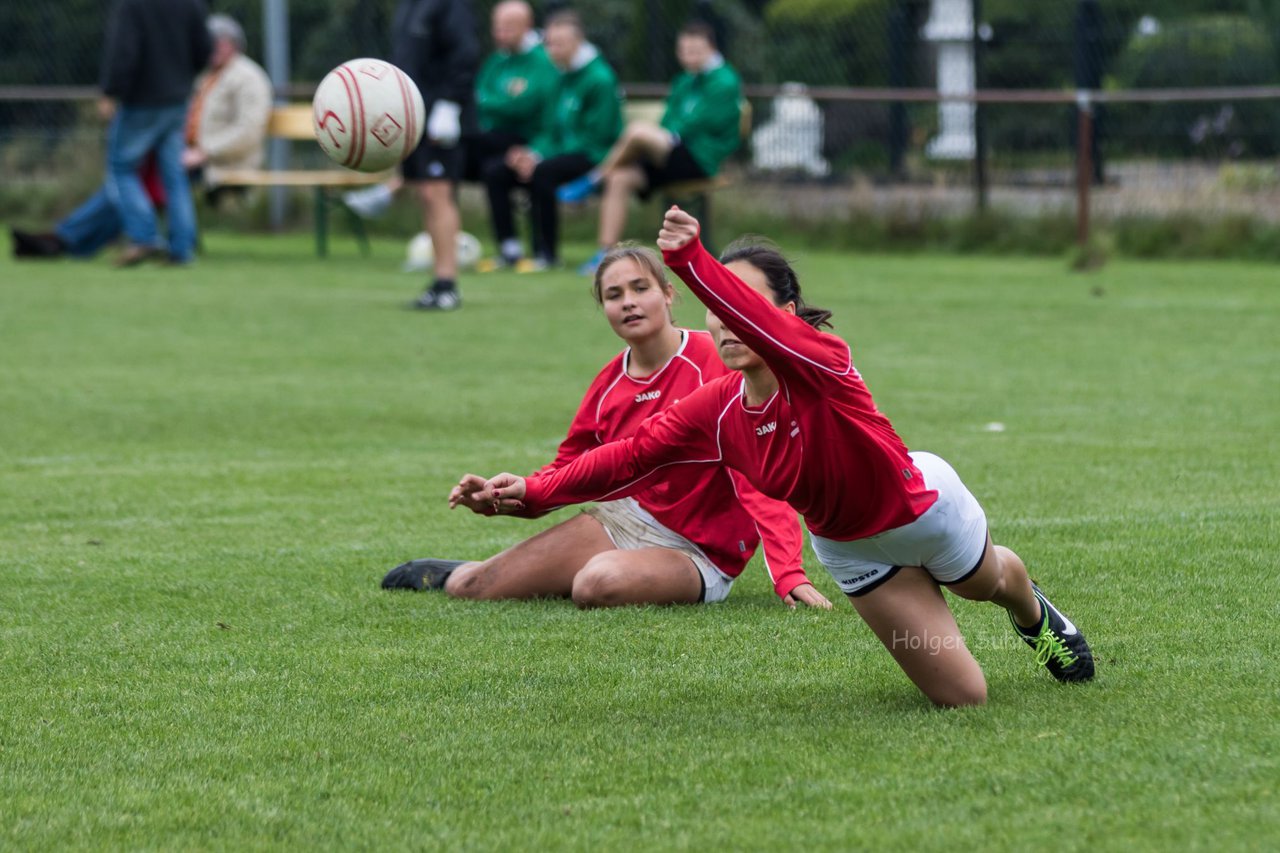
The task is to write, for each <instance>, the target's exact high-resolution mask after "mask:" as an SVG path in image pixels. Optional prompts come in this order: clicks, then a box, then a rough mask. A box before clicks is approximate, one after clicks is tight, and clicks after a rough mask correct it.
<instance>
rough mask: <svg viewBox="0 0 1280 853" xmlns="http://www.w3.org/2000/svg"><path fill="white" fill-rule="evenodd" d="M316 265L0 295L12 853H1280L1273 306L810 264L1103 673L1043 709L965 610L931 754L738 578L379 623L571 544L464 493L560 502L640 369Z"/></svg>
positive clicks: (1053, 281)
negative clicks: (526, 550)
mask: <svg viewBox="0 0 1280 853" xmlns="http://www.w3.org/2000/svg"><path fill="white" fill-rule="evenodd" d="M335 249H336V253H337V256H336V257H334V258H332V259H330V260H329V261H328V262H326V263H319V262H317V261H315V260H314V259H313V258H312V257H311V255H310V249H309V246H308V244H307V242H306V238H305V237H303V236H298V237H280V238H265V237H264V238H247V237H228V236H222V235H218V234H214V235H211V236H209V237H208V238H207V247H206V250H207V256H206V257H205V258H204V259H202V260H201V262H200V263H199V264H198V265H197V266H195V267H194V268H192V269H190V270H176V271H175V270H163V269H158V268H155V269H152V268H148V269H142V270H139V271H137V272H119V271H116V270H113V269H111V268H110V267H109V266H108V265H107V264H106V262H105V261H101V262H96V263H91V264H76V263H70V262H68V263H58V264H26V265H17V264H15V263H13V262H11V261H9V260H7V259H6V260H0V301H2V304H3V308H2V309H0V371H2V373H0V376H2V377H3V379H2V380H0V484H2V486H0V577H2V578H3V581H4V582H3V584H0V815H3V820H2V821H0V847H6V848H14V849H52V848H63V847H94V848H97V847H113V848H116V847H125V848H167V849H172V848H192V847H195V848H244V847H251V848H269V847H304V846H321V847H362V848H370V849H373V848H386V847H414V848H446V849H456V848H471V849H529V848H535V849H536V848H551V849H650V848H658V849H673V848H674V849H681V848H687V849H703V848H717V849H757V850H776V849H838V850H845V849H855V848H868V849H876V848H886V847H889V848H899V849H916V848H921V847H923V848H931V849H961V848H972V847H978V846H982V847H990V848H1002V849H1014V848H1019V849H1037V848H1038V849H1046V848H1048V849H1053V850H1074V849H1085V848H1093V847H1098V846H1101V847H1106V848H1111V849H1121V848H1123V849H1129V848H1133V847H1136V848H1149V849H1160V848H1163V849H1169V848H1184V847H1192V848H1214V849H1218V848H1235V849H1259V850H1260V849H1268V848H1274V847H1275V846H1276V845H1277V844H1280V809H1277V807H1276V802H1277V797H1278V796H1280V791H1278V790H1277V788H1278V782H1280V758H1278V756H1280V723H1278V720H1280V715H1278V713H1277V709H1278V708H1280V702H1278V700H1280V690H1278V689H1277V684H1276V679H1277V675H1278V674H1280V667H1278V666H1277V664H1276V657H1277V651H1278V646H1280V641H1278V640H1277V636H1278V634H1277V631H1276V627H1275V626H1276V624H1277V619H1278V618H1280V609H1278V608H1277V605H1276V592H1277V589H1280V570H1278V569H1277V557H1276V554H1277V551H1278V550H1280V547H1278V546H1280V524H1278V523H1277V517H1278V516H1277V513H1278V511H1280V489H1278V488H1277V485H1276V484H1277V482H1280V454H1277V453H1276V451H1275V442H1276V435H1277V434H1278V433H1280V392H1278V391H1277V389H1278V388H1280V385H1278V384H1277V378H1276V377H1277V374H1278V373H1280V335H1277V331H1276V318H1277V317H1278V316H1280V276H1278V275H1277V273H1276V270H1275V268H1274V267H1264V266H1250V265H1244V264H1235V263H1218V264H1203V263H1177V264H1175V263H1134V262H1116V263H1112V264H1111V265H1110V266H1108V267H1107V268H1106V269H1105V270H1104V271H1103V272H1101V273H1099V274H1097V275H1094V276H1092V277H1087V278H1085V277H1079V276H1073V275H1070V274H1068V273H1066V272H1065V266H1064V264H1063V263H1062V262H1060V261H1046V260H1027V259H1012V260H1011V259H990V258H962V259H953V258H949V257H938V256H932V257H921V258H908V257H877V256H855V255H835V254H821V253H808V252H806V253H803V254H801V255H800V269H801V272H802V277H803V280H804V281H806V282H807V293H808V295H809V296H810V297H811V299H812V301H813V302H815V303H817V304H820V305H823V306H825V307H830V308H832V309H834V310H835V312H836V320H837V328H838V330H839V331H840V332H841V333H842V334H844V335H845V336H847V337H848V338H849V339H850V340H851V341H852V342H853V343H854V351H855V356H856V358H857V361H858V363H859V366H860V367H861V369H862V371H863V373H864V374H865V375H866V377H867V379H868V382H869V384H870V385H871V387H872V389H873V391H874V392H875V393H876V395H877V400H878V402H879V403H880V406H881V408H882V409H883V410H884V411H885V412H886V413H887V414H888V415H889V416H890V417H891V418H893V419H894V421H895V423H896V424H897V425H898V427H899V429H900V431H901V432H902V434H903V436H904V437H905V438H906V440H907V441H908V443H909V444H910V445H911V446H912V447H914V448H919V449H929V450H933V451H935V452H938V453H940V454H942V455H943V456H944V457H946V458H947V459H948V460H950V461H951V462H952V463H953V464H954V465H955V466H956V468H957V469H958V470H959V471H960V473H961V475H962V476H963V477H964V478H965V480H966V482H967V483H968V485H969V486H970V488H971V489H972V490H973V491H974V492H975V493H976V494H977V495H978V497H979V499H980V500H982V501H983V503H984V505H985V506H986V509H987V511H988V514H989V516H990V518H991V521H992V530H993V533H994V535H995V536H996V538H997V540H999V541H1003V542H1005V543H1007V544H1009V545H1011V546H1013V547H1014V548H1016V549H1017V550H1018V551H1019V552H1021V553H1022V554H1023V556H1024V557H1026V558H1027V561H1028V563H1029V564H1030V565H1031V567H1032V571H1033V574H1034V575H1036V576H1037V577H1038V578H1039V579H1040V580H1041V582H1042V583H1043V584H1044V586H1045V588H1046V589H1047V591H1048V592H1049V594H1050V595H1051V596H1052V597H1053V598H1054V599H1055V601H1057V602H1058V603H1059V604H1060V605H1061V606H1062V607H1063V608H1064V609H1065V610H1066V611H1067V612H1068V613H1069V614H1071V615H1072V616H1073V617H1074V618H1075V619H1076V620H1077V621H1078V622H1079V623H1080V625H1081V626H1082V627H1083V628H1084V630H1085V631H1086V632H1087V633H1088V635H1089V637H1090V639H1091V641H1092V643H1093V645H1094V648H1095V652H1096V654H1097V656H1098V662H1099V677H1098V679H1097V680H1096V682H1095V683H1093V684H1090V685H1087V686H1083V687H1074V686H1073V687H1064V686H1060V685H1058V684H1056V683H1054V682H1052V680H1051V679H1050V678H1049V677H1048V676H1047V674H1045V673H1044V672H1041V671H1037V670H1036V669H1035V668H1034V667H1033V664H1032V661H1031V657H1030V653H1029V651H1028V650H1027V649H1025V647H1023V646H1021V644H1020V643H1018V642H1017V641H1016V640H1014V639H1013V637H1012V635H1011V633H1010V631H1009V629H1008V626H1007V621H1006V620H1005V618H1004V615H1003V614H1002V613H1000V612H998V611H997V610H996V609H995V608H993V607H991V606H989V605H976V604H971V603H968V602H954V606H955V609H956V611H957V613H958V618H959V620H960V623H961V626H962V628H963V630H964V631H965V633H966V636H967V637H968V639H969V642H970V645H971V647H972V648H973V649H974V650H975V653H976V655H977V656H978V658H979V660H980V662H981V663H982V665H983V667H984V669H985V671H986V674H987V677H988V680H989V686H990V703H989V704H988V705H987V706H986V707H985V708H980V709H967V710H962V711H953V712H941V711H936V710H933V709H931V708H930V707H928V706H927V703H926V702H925V701H924V700H923V699H922V698H921V697H920V696H919V695H918V694H917V692H916V691H915V689H914V688H913V687H912V686H911V685H910V684H909V683H908V682H907V681H906V679H905V677H904V676H902V674H901V673H900V672H899V671H898V670H897V669H896V667H895V666H894V664H893V663H892V661H891V660H890V658H889V656H888V654H886V653H885V652H884V651H883V649H881V648H880V647H879V646H878V644H877V643H876V642H875V640H874V638H873V637H872V636H871V635H870V633H869V631H868V630H867V629H866V628H865V627H864V626H863V625H862V624H861V622H860V621H859V620H858V618H857V617H856V615H855V614H854V613H853V611H852V608H850V607H849V606H848V605H847V604H846V603H843V602H838V606H837V608H836V610H834V611H832V612H804V611H801V612H788V611H787V610H785V609H784V608H783V607H782V606H781V605H779V604H778V602H777V601H776V600H775V599H774V597H773V596H772V593H771V591H770V589H769V588H768V585H767V584H766V583H765V581H764V579H763V577H762V573H761V572H760V571H759V570H758V569H757V568H755V567H754V566H753V567H752V568H750V569H748V572H747V574H746V575H745V576H744V578H743V579H742V580H741V581H740V582H739V584H738V585H737V589H735V590H734V593H733V594H732V595H731V596H730V599H729V601H728V602H726V603H725V604H723V605H720V606H715V607H706V608H694V607H688V608H643V609H625V610H612V611H596V612H579V611H577V610H576V609H574V608H573V607H572V605H570V604H568V603H566V602H561V601H547V602H536V603H524V604H520V603H504V604H473V603H466V602H459V601H453V600H448V599H446V598H444V597H442V596H440V595H434V594H433V595H425V594H424V595H412V594H390V593H385V592H382V591H381V590H379V589H378V588H377V581H378V579H379V578H380V577H381V575H382V574H383V572H384V571H385V570H386V569H387V568H389V567H391V566H393V565H395V564H396V563H397V562H400V561H401V560H403V559H405V558H409V557H414V556H423V555H442V556H454V555H456V556H459V557H471V556H479V555H485V554H488V553H490V552H492V551H494V550H495V549H499V548H501V547H504V546H506V545H508V544H510V543H513V542H515V541H517V540H518V539H520V538H522V537H524V536H527V535H529V534H531V533H533V532H534V531H536V530H538V529H541V528H542V527H543V526H545V525H547V524H550V523H553V522H554V521H556V520H558V518H563V517H565V515H564V514H563V513H561V514H560V515H559V516H553V517H551V518H548V519H544V520H542V521H539V522H527V521H520V520H516V519H482V518H478V517H474V516H471V515H463V514H461V513H452V514H451V513H449V512H448V510H447V508H446V506H445V501H444V496H445V494H446V492H447V489H448V487H449V485H450V484H451V482H452V480H453V478H455V477H456V476H457V475H459V474H460V473H462V472H463V471H474V472H477V473H493V472H496V471H498V470H502V469H509V470H515V471H523V470H528V469H531V468H533V467H534V466H536V465H538V464H540V463H541V462H543V461H545V460H546V459H548V458H549V457H550V455H551V453H552V452H553V450H554V448H555V446H556V444H557V442H558V441H559V439H560V437H561V435H562V431H563V429H564V428H565V426H566V425H567V423H568V420H569V418H570V416H571V414H572V412H573V410H574V408H575V406H576V404H577V401H578V398H579V395H580V394H581V392H582V390H583V389H584V388H585V385H586V383H587V381H588V380H589V379H590V377H591V376H592V375H593V374H594V371H595V370H596V369H597V368H598V366H599V364H600V363H602V362H603V360H604V359H605V358H607V357H608V356H609V355H611V354H612V353H613V352H615V351H616V349H617V346H618V345H617V342H616V340H615V339H614V338H613V337H612V335H611V334H610V332H609V330H608V329H607V327H606V325H605V323H604V322H603V320H602V319H601V318H600V317H599V316H598V313H597V310H596V308H595V307H594V305H593V303H591V301H590V299H589V298H588V296H587V295H586V285H585V282H584V281H583V280H580V279H577V278H574V277H572V276H570V275H568V274H556V275H546V276H532V277H515V276H503V275H495V276H489V277H480V276H474V277H470V278H468V279H466V281H465V282H464V285H465V299H466V304H465V307H464V309H463V310H462V311H461V312H459V313H457V314H454V315H449V316H423V315H419V314H414V313H412V312H408V311H404V310H402V309H401V307H400V306H401V304H402V303H404V302H405V301H407V300H408V299H409V298H410V297H411V296H412V295H413V294H414V292H415V291H416V289H417V286H418V279H417V278H416V277H413V276H406V275H402V274H400V273H398V272H396V271H395V270H396V268H397V267H398V263H399V252H400V246H399V244H393V243H389V242H384V243H381V244H379V245H378V247H377V258H376V259H375V261H374V262H372V263H364V262H361V261H359V260H357V259H356V258H355V257H354V256H353V251H352V249H351V246H350V245H349V244H346V243H342V242H339V243H338V244H337V246H336V247H335ZM577 254H583V253H582V252H578V253H570V257H571V258H573V257H576V255H577ZM679 314H680V315H681V317H682V319H683V320H684V321H685V322H689V323H693V324H700V323H701V317H702V312H701V309H700V307H699V306H697V305H696V304H694V301H693V300H692V299H691V298H689V297H687V296H686V297H685V299H684V301H683V304H682V305H681V306H680V308H679ZM997 421H998V422H1001V423H1003V424H1004V425H1005V430H1004V431H1003V432H993V431H988V430H987V429H985V426H986V425H987V424H989V423H991V422H997ZM809 560H810V563H809V565H810V569H811V572H812V574H813V576H814V579H815V582H816V584H817V585H818V587H819V588H820V589H822V590H823V591H824V592H825V593H826V594H827V595H828V596H830V597H831V598H832V599H837V598H838V592H837V590H836V588H835V586H834V584H833V583H832V582H831V581H830V579H829V578H828V577H826V575H825V573H823V572H822V570H821V569H820V568H819V567H818V566H817V564H816V563H814V562H812V557H809Z"/></svg>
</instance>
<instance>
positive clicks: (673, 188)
mask: <svg viewBox="0 0 1280 853" xmlns="http://www.w3.org/2000/svg"><path fill="white" fill-rule="evenodd" d="M665 108H666V102H665V101H660V100H649V99H643V100H635V101H631V100H629V101H627V102H626V105H625V107H624V108H623V116H624V118H625V119H626V121H627V123H628V124H629V123H631V122H633V121H647V122H650V123H652V124H657V123H658V122H659V121H661V120H662V111H663V110H664V109H665ZM738 135H739V137H740V138H741V140H742V144H743V145H746V144H747V142H748V141H749V140H750V139H751V102H750V101H748V100H747V99H746V98H743V99H742V103H741V105H740V109H739V118H738ZM732 184H733V181H731V180H730V179H729V178H728V177H727V176H726V175H725V173H724V171H723V170H722V171H720V172H719V173H718V174H717V175H715V177H711V178H698V179H696V180H692V181H678V182H676V183H674V184H667V185H666V186H664V187H660V188H659V189H658V190H657V192H658V194H659V195H660V196H661V197H662V206H663V207H664V208H665V207H670V206H671V205H672V204H679V205H680V206H681V207H683V208H684V209H686V210H688V211H689V212H690V213H692V214H693V215H694V216H696V217H697V218H698V221H699V222H701V223H702V230H703V233H704V234H706V235H710V234H711V194H712V192H714V191H715V190H718V189H723V188H724V187H727V186H731V185H732Z"/></svg>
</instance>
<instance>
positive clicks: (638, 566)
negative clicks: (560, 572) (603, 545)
mask: <svg viewBox="0 0 1280 853" xmlns="http://www.w3.org/2000/svg"><path fill="white" fill-rule="evenodd" d="M701 598H702V575H701V574H700V573H699V572H698V568H697V566H695V565H694V563H693V560H692V559H690V557H689V555H688V554H683V553H681V552H680V551H677V550H676V549H674V548H656V547H655V548H634V549H618V550H613V551H608V552H605V553H601V554H598V555H596V556H595V557H593V558H592V559H591V560H590V561H589V562H588V563H587V566H586V568H585V569H583V571H582V572H581V573H580V574H579V575H578V577H577V579H576V580H575V581H574V585H573V599H574V601H576V602H578V603H579V604H580V605H583V606H590V607H609V606H618V605H624V604H696V603H697V602H698V601H699V600H700V599H701Z"/></svg>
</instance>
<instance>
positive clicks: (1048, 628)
mask: <svg viewBox="0 0 1280 853" xmlns="http://www.w3.org/2000/svg"><path fill="white" fill-rule="evenodd" d="M1031 591H1032V592H1034V593H1035V596H1036V600H1037V601H1039V602H1040V612H1041V614H1042V616H1041V619H1040V626H1039V627H1038V628H1036V629H1034V630H1033V631H1032V632H1031V633H1028V632H1027V630H1026V629H1025V628H1022V627H1021V626H1019V625H1018V623H1017V622H1013V614H1012V613H1011V614H1009V621H1010V622H1013V627H1014V629H1015V630H1016V631H1017V632H1018V636H1019V637H1021V638H1022V641H1023V642H1024V643H1026V644H1027V645H1028V646H1030V647H1031V648H1033V649H1035V650H1036V663H1038V664H1040V665H1041V666H1043V667H1044V668H1045V669H1047V670H1049V672H1050V674H1052V675H1053V677H1054V678H1056V679H1058V680H1059V681H1088V680H1089V679H1091V678H1093V652H1092V651H1090V650H1089V644H1088V643H1087V642H1085V639H1084V634H1081V633H1080V629H1079V628H1077V627H1076V626H1075V624H1074V623H1073V622H1072V621H1071V620H1070V619H1068V618H1067V617H1066V616H1063V615H1062V612H1061V611H1059V610H1058V608H1056V607H1054V606H1053V605H1052V604H1050V603H1049V599H1047V598H1045V597H1044V593H1043V592H1041V591H1040V587H1038V586H1036V585H1035V583H1034V582H1033V583H1032V584H1031Z"/></svg>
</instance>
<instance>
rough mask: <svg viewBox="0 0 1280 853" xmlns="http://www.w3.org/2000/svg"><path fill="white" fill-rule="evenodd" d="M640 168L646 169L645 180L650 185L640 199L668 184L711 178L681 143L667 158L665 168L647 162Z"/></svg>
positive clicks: (642, 191)
mask: <svg viewBox="0 0 1280 853" xmlns="http://www.w3.org/2000/svg"><path fill="white" fill-rule="evenodd" d="M640 168H642V169H644V176H645V179H646V180H647V181H648V184H647V185H646V186H645V188H644V189H643V190H641V192H640V198H642V199H647V198H649V194H650V193H652V192H653V191H654V190H656V189H658V188H659V187H665V186H666V185H667V184H676V183H679V182H681V181H700V180H702V179H703V178H707V177H710V176H709V175H708V174H707V173H706V172H704V171H703V170H702V167H701V166H699V165H698V161H697V160H694V159H693V155H692V154H690V153H689V149H688V147H687V146H686V145H685V144H684V143H683V142H679V143H677V144H676V147H675V148H672V149H671V154H670V155H669V156H668V157H667V164H666V165H665V166H655V165H653V164H652V163H650V162H648V161H647V160H646V161H644V162H642V163H641V164H640Z"/></svg>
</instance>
